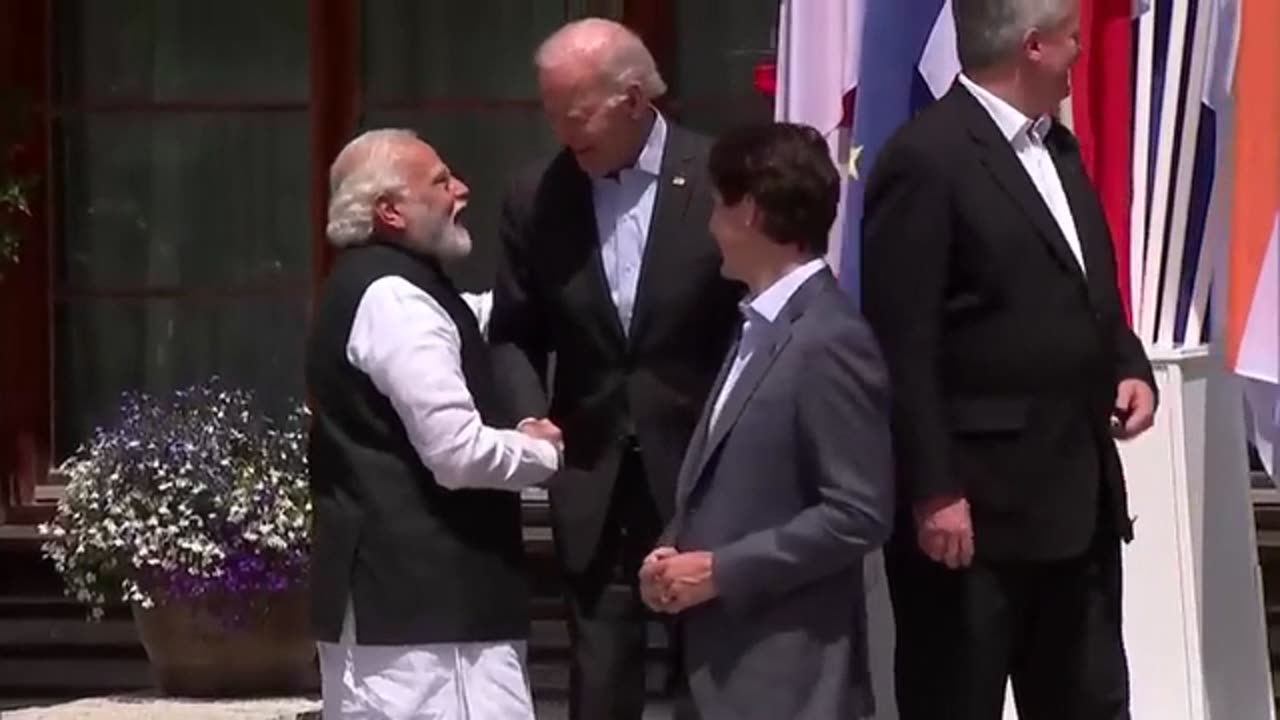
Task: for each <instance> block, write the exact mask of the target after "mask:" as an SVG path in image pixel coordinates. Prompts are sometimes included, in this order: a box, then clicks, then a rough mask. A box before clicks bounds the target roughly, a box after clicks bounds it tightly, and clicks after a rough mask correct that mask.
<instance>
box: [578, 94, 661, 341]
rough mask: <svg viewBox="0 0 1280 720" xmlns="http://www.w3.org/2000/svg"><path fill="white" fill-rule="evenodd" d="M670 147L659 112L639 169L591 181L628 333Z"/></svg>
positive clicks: (612, 286) (607, 270)
mask: <svg viewBox="0 0 1280 720" xmlns="http://www.w3.org/2000/svg"><path fill="white" fill-rule="evenodd" d="M666 144H667V121H666V120H663V119H662V115H661V114H660V113H659V114H657V115H656V117H655V119H654V121H653V128H652V129H651V130H650V131H649V139H648V140H647V141H646V142H645V144H644V148H642V149H641V150H640V156H639V157H638V158H637V159H636V164H635V166H634V167H629V168H626V169H624V170H620V171H618V173H617V175H616V176H615V177H603V178H592V179H591V198H592V200H593V202H594V205H595V214H596V231H597V232H598V233H599V237H600V260H601V262H602V264H603V265H604V276H605V279H606V280H607V281H608V283H609V295H610V297H612V298H613V306H614V307H615V308H617V311H618V320H619V321H621V323H622V331H623V332H624V333H625V332H628V331H629V330H630V328H631V313H632V311H633V310H634V309H635V304H636V286H637V285H638V283H639V281H640V265H641V263H642V262H643V261H644V248H645V245H646V244H647V243H648V240H649V225H650V224H651V222H652V220H653V206H654V203H655V201H656V200H657V197H658V176H659V174H660V173H661V171H662V151H663V148H664V147H666Z"/></svg>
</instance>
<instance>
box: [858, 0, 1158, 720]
mask: <svg viewBox="0 0 1280 720" xmlns="http://www.w3.org/2000/svg"><path fill="white" fill-rule="evenodd" d="M952 2H953V5H952V7H953V11H954V13H955V20H956V34H957V41H958V42H957V45H958V49H959V53H960V62H961V66H962V67H963V68H964V72H963V74H962V75H961V76H960V78H959V80H958V81H957V82H956V84H955V86H954V87H952V89H951V91H950V92H949V93H948V94H947V95H946V96H945V97H944V98H942V99H941V100H940V101H939V102H938V103H936V104H934V105H933V106H931V107H930V108H928V109H926V110H925V111H923V112H922V113H920V114H919V115H918V116H917V117H916V118H915V119H914V120H913V121H912V122H911V123H909V124H908V125H907V126H906V127H905V128H903V129H902V130H901V131H899V133H898V134H897V135H896V136H895V137H894V138H893V139H892V140H891V141H890V142H889V143H888V144H887V145H886V146H885V148H884V150H883V151H882V152H881V154H880V156H879V158H878V160H877V162H876V164H875V167H874V168H873V170H872V172H871V175H870V177H869V179H868V183H867V188H866V199H865V201H866V208H865V212H864V217H863V223H864V225H863V227H864V229H863V251H864V258H863V269H864V272H865V274H864V276H863V278H862V282H863V309H864V311H865V313H866V315H867V318H868V319H869V320H870V321H871V323H872V325H873V327H874V328H875V330H876V333H877V335H878V336H879V338H880V341H881V343H882V345H883V347H884V351H885V357H886V359H887V361H888V364H889V371H890V381H891V384H892V387H893V393H892V395H893V415H894V422H893V427H894V435H895V437H894V441H895V449H896V463H895V464H896V466H897V469H898V478H897V480H898V488H899V493H898V494H899V514H898V520H897V523H896V527H895V534H894V537H893V539H892V540H891V541H890V543H889V544H888V546H887V547H886V550H885V560H886V567H887V570H888V573H889V583H890V592H891V596H892V599H893V605H894V612H895V616H896V620H897V656H896V669H895V673H896V683H897V699H898V709H899V712H900V715H901V717H902V718H903V720H916V719H917V718H920V719H924V718H928V719H930V720H932V719H933V718H943V717H945V718H958V719H972V720H996V719H997V718H999V717H1001V712H1002V707H1003V705H1004V697H1005V686H1006V682H1007V680H1009V679H1012V682H1013V690H1014V696H1015V698H1016V702H1017V706H1018V716H1019V717H1021V718H1024V719H1026V720H1038V719H1040V718H1078V719H1079V720H1085V719H1086V718H1087V719H1088V720H1115V719H1117V718H1127V717H1129V708H1128V704H1129V703H1128V700H1129V697H1128V674H1127V671H1126V663H1125V653H1124V646H1123V641H1122V635H1121V626H1120V605H1121V602H1120V587H1121V570H1120V542H1121V539H1126V540H1127V539H1129V538H1131V537H1132V524H1131V522H1130V519H1129V514H1128V508H1127V504H1126V499H1125V486H1124V477H1123V474H1122V471H1121V467H1120V461H1119V457H1118V455H1117V453H1116V448H1115V444H1114V442H1113V439H1127V438H1131V437H1134V436H1136V435H1138V434H1139V433H1141V432H1143V431H1145V430H1146V429H1147V428H1148V427H1150V425H1151V422H1152V415H1153V413H1154V411H1155V392H1154V387H1155V383H1154V381H1153V379H1152V373H1151V366H1150V363H1149V362H1148V361H1147V358H1146V355H1145V353H1144V352H1143V349H1142V345H1141V344H1140V342H1139V341H1138V338H1137V337H1136V336H1135V335H1134V334H1133V333H1132V332H1131V331H1130V329H1129V327H1128V325H1127V324H1126V322H1125V316H1124V310H1123V307H1122V305H1121V302H1120V296H1119V293H1118V291H1117V285H1116V268H1115V263H1114V261H1113V259H1112V248H1111V242H1110V237H1109V233H1108V231H1107V224H1106V219H1105V217H1104V216H1103V213H1102V207H1101V205H1100V203H1099V202H1098V199H1097V196H1096V194H1095V192H1094V190H1093V189H1092V188H1091V187H1090V185H1089V180H1088V178H1087V176H1086V175H1085V170H1084V167H1083V165H1082V163H1081V160H1080V156H1079V149H1078V147H1077V145H1076V142H1075V139H1074V138H1073V137H1072V136H1071V133H1070V132H1069V131H1068V130H1066V129H1065V128H1063V127H1062V126H1060V125H1057V124H1056V123H1055V122H1054V120H1053V112H1054V110H1055V109H1056V108H1057V106H1058V103H1060V102H1061V101H1062V99H1063V98H1064V97H1065V96H1066V95H1067V92H1068V90H1069V83H1070V69H1071V65H1072V63H1073V62H1074V61H1075V59H1076V56H1077V55H1078V53H1079V43H1078V28H1079V7H1078V0H952Z"/></svg>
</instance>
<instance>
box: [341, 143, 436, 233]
mask: <svg viewBox="0 0 1280 720" xmlns="http://www.w3.org/2000/svg"><path fill="white" fill-rule="evenodd" d="M418 141H419V140H418V135H417V133H415V132H413V131H412V130H403V129H399V128H388V129H381V130H369V131H367V132H365V133H363V134H362V135H360V136H359V137H357V138H356V139H354V140H352V141H351V142H349V143H347V146H346V147H344V148H342V151H341V152H339V153H338V157H336V158H334V160H333V165H331V166H330V167H329V197H330V199H329V221H328V224H327V226H326V227H325V235H327V236H328V238H329V242H330V243H331V244H333V245H334V246H335V247H339V248H341V247H347V246H349V245H359V244H360V243H363V242H366V241H368V239H369V237H370V236H372V235H373V212H374V204H375V203H376V202H377V201H378V198H379V197H382V196H384V195H387V194H395V193H402V192H404V191H405V189H406V188H407V181H406V180H405V178H404V175H403V174H402V173H401V171H400V167H399V161H400V158H401V156H402V154H403V151H404V148H405V147H406V146H408V145H410V144H412V143H414V142H418Z"/></svg>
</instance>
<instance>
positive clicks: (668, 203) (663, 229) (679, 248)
mask: <svg viewBox="0 0 1280 720" xmlns="http://www.w3.org/2000/svg"><path fill="white" fill-rule="evenodd" d="M697 160H698V155H697V153H696V151H695V148H694V147H693V146H692V144H691V143H690V142H688V137H687V135H686V133H685V132H684V131H683V130H681V129H680V128H679V127H677V126H676V125H674V124H671V123H668V124H667V142H666V147H664V148H663V151H662V170H661V172H660V173H659V175H658V178H657V183H658V186H657V196H656V197H655V198H654V204H653V217H652V218H651V219H650V221H649V236H648V237H647V238H646V239H645V247H644V257H643V258H642V259H641V262H640V277H639V279H638V280H637V282H636V302H635V307H634V308H633V312H632V313H631V327H630V333H629V334H628V336H629V337H630V338H631V341H632V342H633V343H634V342H635V338H637V337H639V334H640V333H642V332H644V330H645V328H646V327H647V326H648V324H649V320H650V319H651V315H652V310H651V307H652V304H653V297H652V296H653V293H654V287H653V285H654V284H655V283H657V282H662V281H663V279H664V278H666V279H670V274H669V273H668V272H667V271H668V270H671V269H674V268H681V267H691V266H692V264H693V260H694V259H695V258H696V257H697V252H698V251H699V247H698V245H697V244H696V243H691V242H688V238H687V237H686V235H687V233H686V232H684V230H685V227H684V223H685V212H686V211H687V210H688V208H689V198H690V197H691V196H692V193H694V192H695V191H696V190H695V188H694V185H695V183H697V182H700V181H701V176H702V172H701V168H699V167H698V165H697Z"/></svg>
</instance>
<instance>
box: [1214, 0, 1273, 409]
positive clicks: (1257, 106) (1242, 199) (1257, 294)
mask: <svg viewBox="0 0 1280 720" xmlns="http://www.w3.org/2000/svg"><path fill="white" fill-rule="evenodd" d="M1278 69H1280V2H1276V0H1244V1H1243V2H1242V3H1241V23H1240V45H1239V55H1238V56H1237V59H1236V78H1235V81H1236V86H1235V107H1236V126H1235V143H1236V148H1235V151H1236V156H1235V157H1236V161H1235V183H1234V198H1233V200H1232V208H1231V236H1230V239H1229V241H1228V245H1227V287H1226V292H1227V307H1226V328H1225V340H1226V350H1227V360H1228V362H1229V363H1230V366H1231V369H1232V370H1234V371H1235V372H1236V373H1238V374H1240V375H1242V376H1245V377H1248V378H1252V379H1254V380H1261V381H1264V382H1267V383H1272V384H1275V383H1280V357H1277V354H1278V352H1280V313H1278V312H1277V305H1280V287H1278V286H1277V274H1278V273H1277V266H1278V265H1280V256H1278V255H1277V251H1278V249H1280V248H1277V245H1278V244H1280V237H1278V236H1280V227H1278V224H1280V80H1278V79H1277V70H1278Z"/></svg>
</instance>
